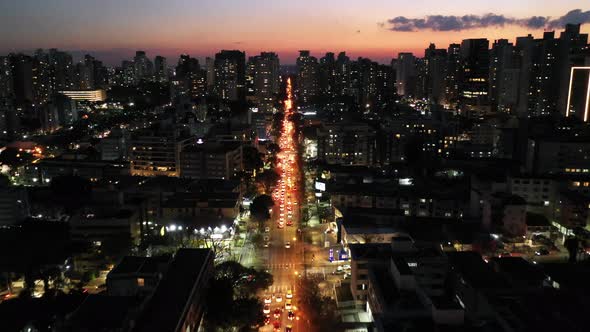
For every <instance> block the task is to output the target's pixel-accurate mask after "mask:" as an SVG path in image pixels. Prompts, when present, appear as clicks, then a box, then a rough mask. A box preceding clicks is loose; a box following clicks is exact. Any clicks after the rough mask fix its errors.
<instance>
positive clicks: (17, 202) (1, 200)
mask: <svg viewBox="0 0 590 332" xmlns="http://www.w3.org/2000/svg"><path fill="white" fill-rule="evenodd" d="M28 216H29V199H28V194H27V191H26V189H25V188H24V187H13V186H11V185H10V184H8V183H0V226H10V225H14V224H16V223H18V222H20V221H22V220H24V219H25V218H26V217H28Z"/></svg>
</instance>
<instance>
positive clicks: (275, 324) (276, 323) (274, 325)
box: [272, 320, 281, 331]
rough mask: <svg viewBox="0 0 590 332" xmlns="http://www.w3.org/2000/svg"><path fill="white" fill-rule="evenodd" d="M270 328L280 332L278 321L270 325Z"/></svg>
mask: <svg viewBox="0 0 590 332" xmlns="http://www.w3.org/2000/svg"><path fill="white" fill-rule="evenodd" d="M272 327H273V328H274V330H275V331H280V330H281V322H279V321H278V320H275V322H274V323H272Z"/></svg>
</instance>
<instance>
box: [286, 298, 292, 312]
mask: <svg viewBox="0 0 590 332" xmlns="http://www.w3.org/2000/svg"><path fill="white" fill-rule="evenodd" d="M285 309H287V310H291V309H293V305H292V303H291V299H288V300H287V301H285Z"/></svg>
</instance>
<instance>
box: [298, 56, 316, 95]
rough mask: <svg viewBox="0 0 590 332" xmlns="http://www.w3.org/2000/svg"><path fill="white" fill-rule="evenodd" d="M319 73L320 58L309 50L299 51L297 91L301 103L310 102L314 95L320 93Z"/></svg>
mask: <svg viewBox="0 0 590 332" xmlns="http://www.w3.org/2000/svg"><path fill="white" fill-rule="evenodd" d="M318 74H319V64H318V59H317V58H316V57H313V56H311V55H310V53H309V51H307V50H303V51H299V57H298V58H297V89H296V92H297V98H298V99H299V100H300V101H301V103H303V104H307V103H310V102H311V101H312V99H313V98H314V97H316V96H318V95H319V93H320V91H319V82H318Z"/></svg>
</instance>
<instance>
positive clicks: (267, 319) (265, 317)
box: [264, 315, 270, 325]
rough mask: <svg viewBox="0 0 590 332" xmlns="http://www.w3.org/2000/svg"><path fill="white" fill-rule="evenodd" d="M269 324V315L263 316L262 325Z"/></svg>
mask: <svg viewBox="0 0 590 332" xmlns="http://www.w3.org/2000/svg"><path fill="white" fill-rule="evenodd" d="M268 324H270V315H266V316H264V325H268Z"/></svg>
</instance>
